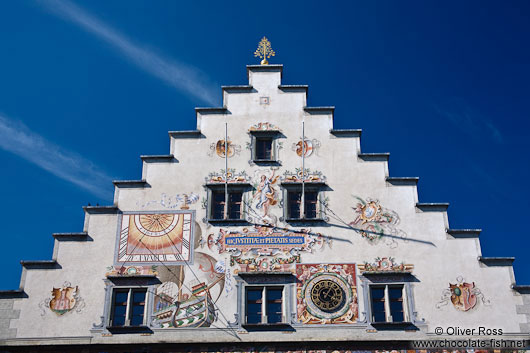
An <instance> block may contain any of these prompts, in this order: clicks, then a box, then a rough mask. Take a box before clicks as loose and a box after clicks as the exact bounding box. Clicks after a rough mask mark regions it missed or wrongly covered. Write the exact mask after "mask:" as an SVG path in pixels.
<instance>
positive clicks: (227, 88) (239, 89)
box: [221, 85, 254, 92]
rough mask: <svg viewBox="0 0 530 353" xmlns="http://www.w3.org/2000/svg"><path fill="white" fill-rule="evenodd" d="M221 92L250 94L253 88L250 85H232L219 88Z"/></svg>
mask: <svg viewBox="0 0 530 353" xmlns="http://www.w3.org/2000/svg"><path fill="white" fill-rule="evenodd" d="M221 89H222V90H223V91H227V92H228V91H233V92H251V91H252V90H253V89H254V87H252V86H250V85H239V86H237V85H233V86H221Z"/></svg>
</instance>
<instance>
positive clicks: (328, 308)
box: [311, 279, 346, 313]
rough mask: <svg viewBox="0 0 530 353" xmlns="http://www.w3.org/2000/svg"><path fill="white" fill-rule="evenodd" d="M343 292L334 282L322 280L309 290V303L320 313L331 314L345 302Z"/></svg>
mask: <svg viewBox="0 0 530 353" xmlns="http://www.w3.org/2000/svg"><path fill="white" fill-rule="evenodd" d="M345 297H346V295H345V293H344V290H343V289H342V288H341V287H340V286H339V285H338V284H337V283H335V282H333V281H331V280H329V279H323V280H321V281H318V282H316V283H315V285H314V286H313V288H312V289H311V301H312V302H313V303H314V304H315V305H316V306H317V308H319V309H320V310H322V311H325V312H327V313H332V312H335V311H337V310H338V309H340V308H341V307H342V306H343V304H344V300H345Z"/></svg>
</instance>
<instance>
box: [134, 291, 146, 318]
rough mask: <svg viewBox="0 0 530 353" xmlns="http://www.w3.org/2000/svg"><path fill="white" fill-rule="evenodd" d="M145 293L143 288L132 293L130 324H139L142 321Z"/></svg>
mask: <svg viewBox="0 0 530 353" xmlns="http://www.w3.org/2000/svg"><path fill="white" fill-rule="evenodd" d="M145 294H146V290H145V289H142V290H134V291H133V293H132V310H131V326H140V325H142V324H143V322H144V307H145Z"/></svg>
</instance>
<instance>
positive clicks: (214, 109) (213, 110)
mask: <svg viewBox="0 0 530 353" xmlns="http://www.w3.org/2000/svg"><path fill="white" fill-rule="evenodd" d="M195 112H196V113H198V114H203V115H204V114H226V113H227V112H228V109H226V107H206V108H195Z"/></svg>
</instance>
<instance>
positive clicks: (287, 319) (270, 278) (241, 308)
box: [232, 272, 296, 331]
mask: <svg viewBox="0 0 530 353" xmlns="http://www.w3.org/2000/svg"><path fill="white" fill-rule="evenodd" d="M234 279H235V281H236V288H237V289H236V291H237V314H236V315H235V317H236V322H235V323H234V324H233V325H232V327H239V328H242V329H246V330H247V331H276V330H279V331H283V330H285V329H289V327H292V326H293V324H294V325H296V318H295V317H294V315H295V314H294V312H295V306H294V301H295V298H296V277H295V276H294V275H293V274H292V273H291V272H239V273H238V274H237V275H235V276H234ZM279 287H282V304H281V308H282V315H281V318H282V322H277V323H268V322H267V321H268V319H267V320H263V318H262V320H261V322H259V323H247V291H248V289H254V288H279ZM262 290H264V289H262ZM262 300H263V296H262ZM265 301H266V298H265ZM262 305H266V304H264V303H262ZM266 313H267V311H266V308H265V310H263V309H262V317H263V315H267V314H266Z"/></svg>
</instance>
